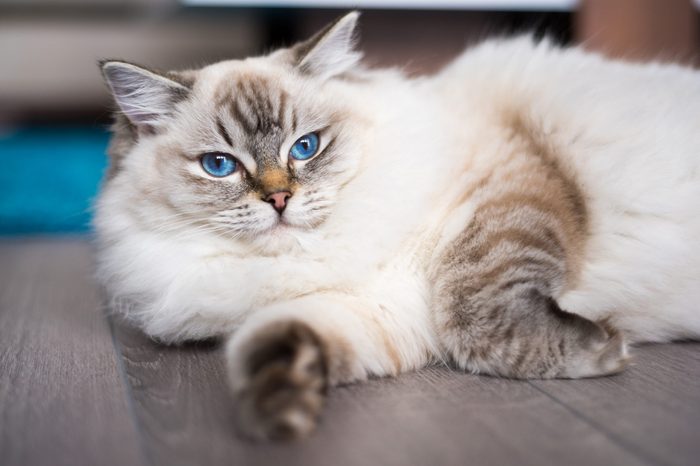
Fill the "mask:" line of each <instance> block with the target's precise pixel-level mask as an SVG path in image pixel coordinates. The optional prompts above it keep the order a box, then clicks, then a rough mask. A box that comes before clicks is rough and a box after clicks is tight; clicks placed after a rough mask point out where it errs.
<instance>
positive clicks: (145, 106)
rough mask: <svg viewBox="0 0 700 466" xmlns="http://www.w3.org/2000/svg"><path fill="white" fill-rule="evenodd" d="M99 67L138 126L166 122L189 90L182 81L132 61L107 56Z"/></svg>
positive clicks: (143, 126)
mask: <svg viewBox="0 0 700 466" xmlns="http://www.w3.org/2000/svg"><path fill="white" fill-rule="evenodd" d="M100 68H101V69H102V74H103V76H104V78H105V81H106V82H107V84H108V85H109V88H110V90H111V91H112V95H113V96H114V100H115V101H116V103H117V105H119V108H120V109H121V111H122V112H123V113H124V115H126V117H127V118H128V119H129V120H130V121H131V123H133V124H134V125H135V126H136V127H139V128H146V129H152V128H154V127H158V126H162V125H164V124H165V123H166V122H167V120H168V117H170V116H171V115H172V113H173V111H174V109H175V105H176V104H177V103H178V102H179V101H181V100H182V99H184V98H185V97H187V95H188V93H189V91H190V89H189V87H187V86H186V85H185V84H183V83H179V82H176V81H174V80H172V79H170V78H169V77H166V76H163V75H161V74H158V73H155V72H153V71H150V70H147V69H145V68H141V67H140V66H136V65H133V64H131V63H126V62H122V61H116V60H105V61H102V62H100Z"/></svg>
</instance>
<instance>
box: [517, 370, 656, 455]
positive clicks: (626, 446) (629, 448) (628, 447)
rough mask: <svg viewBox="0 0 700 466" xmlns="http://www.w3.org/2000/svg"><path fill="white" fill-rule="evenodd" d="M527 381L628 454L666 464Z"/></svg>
mask: <svg viewBox="0 0 700 466" xmlns="http://www.w3.org/2000/svg"><path fill="white" fill-rule="evenodd" d="M527 383H528V384H529V385H530V386H531V387H532V388H534V389H535V390H537V391H538V392H540V393H542V394H543V395H544V396H546V397H547V398H549V399H550V400H552V401H554V402H555V403H557V404H558V405H559V406H561V407H563V408H564V409H566V410H567V411H568V412H570V413H571V414H573V415H574V416H575V417H576V418H578V419H579V420H581V421H583V422H585V423H586V424H588V425H589V426H591V427H592V428H594V429H595V430H597V431H598V432H600V433H601V434H603V435H604V436H605V437H606V438H607V439H608V440H610V441H611V442H612V443H614V444H615V445H617V446H618V447H620V448H621V449H622V450H624V451H625V452H627V453H629V454H630V455H632V456H634V457H635V458H637V459H638V460H640V461H642V462H643V463H645V464H650V465H653V466H660V465H663V466H666V465H665V463H659V462H657V460H655V459H653V458H649V457H648V456H646V455H644V454H643V453H640V452H639V451H638V449H637V447H636V445H634V444H631V443H630V442H627V441H626V440H625V439H623V438H621V437H620V436H619V435H617V434H615V433H613V432H610V431H609V430H608V429H606V428H605V427H603V426H602V425H601V424H599V423H598V422H596V421H594V420H593V419H591V418H589V417H588V416H586V415H585V414H583V413H582V412H581V411H579V410H578V409H576V408H574V407H573V406H570V405H569V404H567V403H566V402H564V401H562V400H560V399H559V398H557V397H556V396H554V395H552V394H551V393H549V392H548V391H547V390H545V389H543V388H540V387H538V386H537V385H535V384H534V383H533V382H532V381H531V380H528V381H527Z"/></svg>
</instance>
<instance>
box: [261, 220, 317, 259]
mask: <svg viewBox="0 0 700 466" xmlns="http://www.w3.org/2000/svg"><path fill="white" fill-rule="evenodd" d="M307 234H308V226H306V225H305V226H297V225H294V224H293V223H291V222H289V221H287V220H285V219H283V218H280V219H279V220H278V221H277V222H276V223H275V224H273V225H272V226H270V227H269V228H268V229H266V230H264V231H262V232H259V233H258V234H256V235H255V236H254V237H252V238H251V242H252V244H253V245H254V247H255V248H256V249H257V250H258V252H259V253H261V254H263V255H279V254H285V253H290V252H295V251H302V250H303V249H304V248H303V244H304V243H305V241H304V236H305V235H307Z"/></svg>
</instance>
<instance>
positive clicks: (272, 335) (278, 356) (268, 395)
mask: <svg viewBox="0 0 700 466" xmlns="http://www.w3.org/2000/svg"><path fill="white" fill-rule="evenodd" d="M230 357H231V358H232V361H231V362H232V364H231V369H232V370H233V373H232V374H231V375H232V377H234V378H238V380H234V387H236V388H235V389H234V390H235V395H236V401H237V405H238V424H239V428H240V430H241V431H242V432H243V433H244V434H245V435H247V436H249V437H252V438H254V439H261V440H265V439H274V440H287V439H295V438H301V437H304V436H306V435H308V434H309V433H311V432H312V431H313V430H314V428H315V427H316V424H317V422H318V418H319V416H320V414H321V410H322V408H323V403H324V399H325V392H326V387H327V380H328V377H327V364H326V359H325V351H324V349H323V345H322V342H321V340H320V338H319V337H318V336H317V335H316V333H315V332H314V331H313V330H312V329H311V328H309V326H307V325H306V324H303V323H301V322H297V321H284V322H275V323H271V324H268V325H267V326H265V327H262V328H260V329H258V330H257V331H256V332H254V333H253V334H251V335H250V336H249V337H248V338H247V339H246V342H245V343H244V344H243V345H240V346H237V347H235V353H230ZM236 358H242V359H239V360H236Z"/></svg>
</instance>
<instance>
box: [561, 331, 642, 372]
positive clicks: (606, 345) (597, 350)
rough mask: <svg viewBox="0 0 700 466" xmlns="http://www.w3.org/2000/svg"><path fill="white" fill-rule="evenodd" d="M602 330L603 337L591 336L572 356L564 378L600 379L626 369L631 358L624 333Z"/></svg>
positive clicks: (567, 364) (565, 369)
mask: <svg viewBox="0 0 700 466" xmlns="http://www.w3.org/2000/svg"><path fill="white" fill-rule="evenodd" d="M600 330H601V333H602V335H596V336H595V337H593V336H591V337H590V338H588V339H587V340H586V341H585V342H583V344H582V345H581V348H580V349H578V350H577V351H576V352H574V353H573V354H572V355H571V357H570V358H569V360H568V361H567V363H566V367H565V368H564V371H563V374H562V376H563V377H569V378H582V377H598V376H604V375H611V374H616V373H618V372H621V371H622V370H624V369H625V367H626V366H627V364H628V363H629V361H630V356H629V352H628V349H627V343H626V342H625V339H624V337H623V336H622V333H620V332H618V331H616V330H613V329H610V328H609V329H606V330H603V328H602V327H601V328H600Z"/></svg>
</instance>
